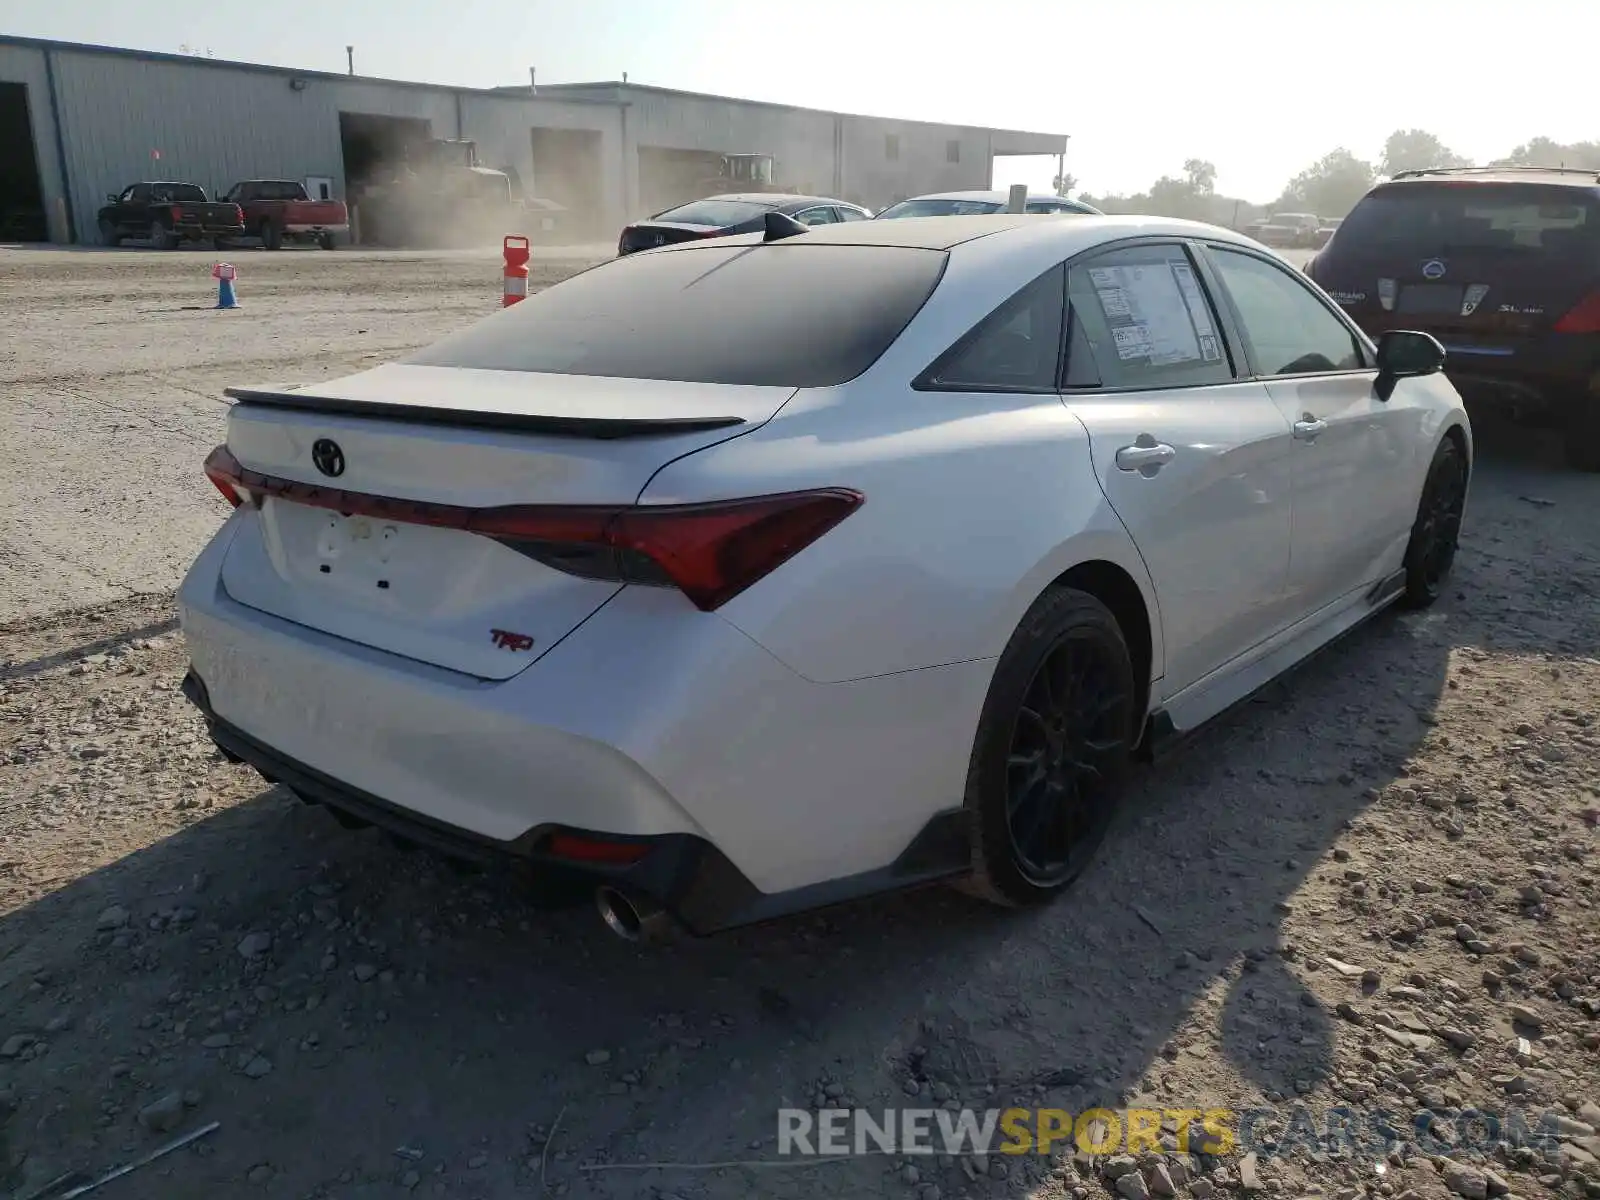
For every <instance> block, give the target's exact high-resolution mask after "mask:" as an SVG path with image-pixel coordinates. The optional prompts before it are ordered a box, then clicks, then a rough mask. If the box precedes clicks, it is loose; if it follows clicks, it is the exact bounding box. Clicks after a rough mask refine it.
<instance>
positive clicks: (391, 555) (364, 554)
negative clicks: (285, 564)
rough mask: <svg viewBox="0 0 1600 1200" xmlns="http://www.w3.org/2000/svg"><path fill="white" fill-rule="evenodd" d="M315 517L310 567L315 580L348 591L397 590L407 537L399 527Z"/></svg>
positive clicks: (356, 518) (361, 519) (326, 515)
mask: <svg viewBox="0 0 1600 1200" xmlns="http://www.w3.org/2000/svg"><path fill="white" fill-rule="evenodd" d="M315 517H316V519H317V520H318V521H319V525H320V527H319V528H318V529H317V531H316V541H315V547H314V552H313V560H312V563H311V564H310V565H311V572H310V573H311V575H312V577H313V579H314V580H316V579H321V580H326V581H327V582H328V583H329V584H331V585H332V586H334V587H337V588H338V589H339V590H341V591H345V592H390V591H393V590H394V587H395V583H396V579H395V578H394V576H395V575H396V570H395V568H396V566H397V565H398V564H397V556H398V555H399V554H400V551H401V545H402V542H403V539H404V536H405V535H404V534H403V533H402V531H401V527H400V526H399V525H397V524H394V523H392V522H389V521H375V520H373V519H371V518H370V517H362V516H348V517H347V516H345V515H343V514H342V513H336V512H326V511H322V512H317V513H316V514H315Z"/></svg>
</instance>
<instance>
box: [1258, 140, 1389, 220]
mask: <svg viewBox="0 0 1600 1200" xmlns="http://www.w3.org/2000/svg"><path fill="white" fill-rule="evenodd" d="M1376 181H1377V174H1376V172H1375V171H1373V169H1372V164H1371V163H1369V162H1366V161H1364V160H1362V159H1359V158H1357V157H1356V156H1355V155H1354V154H1352V153H1350V151H1349V150H1346V149H1345V148H1344V147H1343V146H1340V147H1339V148H1338V149H1337V150H1331V151H1329V152H1328V153H1327V154H1324V155H1323V156H1322V157H1321V158H1319V159H1318V160H1317V161H1316V162H1314V163H1312V164H1311V165H1310V166H1309V167H1307V168H1306V169H1305V170H1304V171H1301V172H1300V174H1298V175H1296V176H1295V177H1294V178H1293V179H1291V180H1290V181H1289V183H1288V186H1287V187H1285V188H1284V189H1283V195H1282V196H1281V197H1279V199H1278V203H1277V206H1276V207H1277V209H1278V211H1279V212H1310V213H1316V214H1317V215H1318V216H1320V217H1342V216H1344V215H1345V214H1346V213H1348V212H1349V211H1350V210H1351V209H1352V208H1354V207H1355V205H1356V201H1357V200H1359V199H1361V197H1362V196H1364V195H1366V194H1367V192H1368V190H1370V189H1371V187H1372V185H1373V184H1374V183H1375V182H1376Z"/></svg>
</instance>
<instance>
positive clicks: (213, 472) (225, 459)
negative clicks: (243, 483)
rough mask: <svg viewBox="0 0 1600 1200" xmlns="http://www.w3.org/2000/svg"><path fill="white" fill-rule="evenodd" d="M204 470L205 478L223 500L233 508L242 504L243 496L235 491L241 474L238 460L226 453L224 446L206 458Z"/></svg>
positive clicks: (226, 449) (240, 492)
mask: <svg viewBox="0 0 1600 1200" xmlns="http://www.w3.org/2000/svg"><path fill="white" fill-rule="evenodd" d="M204 469H205V473H206V478H207V479H209V480H211V482H212V483H213V484H214V485H215V486H216V489H217V491H219V492H221V493H222V498H223V499H224V500H226V501H227V502H228V503H229V504H231V505H233V506H234V507H235V508H238V507H239V505H241V504H243V503H244V496H245V494H244V493H243V492H242V491H237V490H235V485H236V484H237V483H238V482H239V477H240V474H241V469H240V467H239V460H238V459H236V458H234V456H233V455H232V454H230V453H229V452H228V448H227V447H226V446H218V447H217V448H216V449H215V450H213V451H212V452H211V453H210V454H208V455H207V456H206V462H205V468H204Z"/></svg>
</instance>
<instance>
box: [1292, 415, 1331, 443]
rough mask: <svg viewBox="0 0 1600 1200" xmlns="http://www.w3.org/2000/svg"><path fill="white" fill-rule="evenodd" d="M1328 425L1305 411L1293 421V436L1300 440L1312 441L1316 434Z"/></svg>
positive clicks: (1314, 439)
mask: <svg viewBox="0 0 1600 1200" xmlns="http://www.w3.org/2000/svg"><path fill="white" fill-rule="evenodd" d="M1327 427H1328V423H1327V422H1326V421H1323V420H1319V419H1318V418H1316V417H1314V416H1312V415H1311V414H1310V413H1306V414H1305V416H1303V417H1301V418H1300V419H1299V420H1298V421H1296V422H1295V423H1294V436H1295V437H1296V438H1298V439H1299V440H1300V441H1302V442H1314V441H1316V440H1317V437H1318V435H1320V434H1321V433H1322V431H1323V430H1324V429H1326V428H1327Z"/></svg>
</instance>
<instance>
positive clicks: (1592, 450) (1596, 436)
mask: <svg viewBox="0 0 1600 1200" xmlns="http://www.w3.org/2000/svg"><path fill="white" fill-rule="evenodd" d="M1561 441H1562V447H1561V448H1562V451H1563V453H1564V454H1565V455H1566V459H1567V465H1568V466H1569V467H1571V468H1572V469H1573V470H1575V471H1586V472H1590V473H1593V472H1597V471H1600V396H1593V395H1590V394H1588V393H1584V394H1582V395H1579V396H1574V397H1572V408H1571V409H1570V411H1569V412H1568V414H1567V420H1566V425H1565V428H1564V429H1563V430H1562V435H1561Z"/></svg>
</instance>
